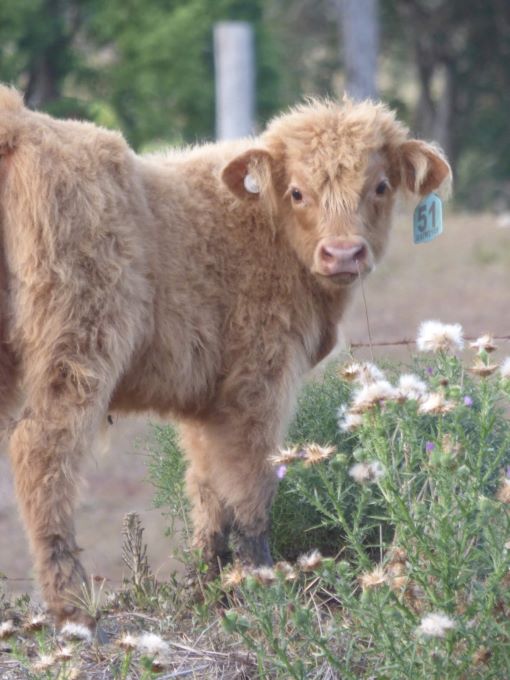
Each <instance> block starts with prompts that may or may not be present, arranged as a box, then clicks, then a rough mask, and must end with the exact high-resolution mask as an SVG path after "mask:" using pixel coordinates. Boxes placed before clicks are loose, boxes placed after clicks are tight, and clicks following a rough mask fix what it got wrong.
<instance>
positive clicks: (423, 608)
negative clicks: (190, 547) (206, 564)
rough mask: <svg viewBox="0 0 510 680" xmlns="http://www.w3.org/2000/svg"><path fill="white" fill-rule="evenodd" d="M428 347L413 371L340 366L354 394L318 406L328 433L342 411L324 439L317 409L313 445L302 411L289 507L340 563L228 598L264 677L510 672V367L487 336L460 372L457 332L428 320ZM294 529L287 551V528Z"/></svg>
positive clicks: (423, 334)
mask: <svg viewBox="0 0 510 680" xmlns="http://www.w3.org/2000/svg"><path fill="white" fill-rule="evenodd" d="M417 345H418V347H419V348H421V349H422V350H423V351H424V352H426V354H424V355H422V356H421V357H419V358H417V359H416V360H415V362H414V365H413V372H412V373H410V372H409V370H408V369H407V370H406V372H405V373H404V374H403V375H400V376H398V375H396V373H395V370H392V371H391V372H388V374H387V375H384V374H383V373H382V372H381V371H380V369H379V368H377V367H375V366H373V365H371V364H360V363H358V362H353V363H351V364H349V365H347V366H344V367H342V368H341V369H340V371H339V372H338V370H337V369H335V371H336V372H337V373H339V377H338V378H335V380H336V381H337V382H338V388H337V389H336V392H337V393H338V394H340V393H347V394H348V398H347V399H346V400H344V403H343V404H338V403H333V400H330V401H329V403H328V404H327V405H326V404H324V403H321V409H323V408H328V409H329V414H328V416H327V418H328V422H329V419H330V418H331V413H335V412H338V430H337V431H336V432H335V433H332V432H331V430H330V429H329V428H326V429H327V431H326V432H325V436H321V433H320V432H319V433H317V422H321V420H323V419H324V417H325V416H324V414H323V413H320V412H319V413H317V414H316V418H315V419H314V418H313V417H311V416H310V413H307V414H306V417H305V420H307V421H308V422H310V423H312V427H311V430H312V431H313V434H314V440H315V442H316V443H315V445H314V446H311V445H310V443H309V442H308V444H307V443H306V441H305V440H306V438H307V432H306V428H302V427H301V425H302V423H303V417H304V416H303V413H302V412H301V413H300V414H298V418H297V424H295V425H294V428H293V430H292V432H291V433H294V434H295V433H296V432H297V433H298V435H299V436H298V437H297V438H295V439H294V441H290V442H289V446H288V447H287V448H286V449H284V450H283V451H282V452H280V454H279V456H277V457H276V458H275V461H274V462H275V465H277V470H279V471H280V472H279V475H278V476H282V478H283V481H282V489H281V497H280V499H279V501H278V503H279V504H282V505H283V504H285V503H286V504H287V508H288V513H290V509H289V508H292V509H293V510H294V511H295V512H296V513H298V514H299V516H300V517H301V518H302V517H303V516H305V517H310V516H313V517H314V525H313V526H309V527H308V528H309V529H312V531H310V532H309V533H310V535H315V536H316V537H318V538H319V539H320V538H322V537H323V536H324V533H321V532H325V531H326V532H327V536H328V543H327V545H326V551H327V552H328V553H329V554H331V555H334V557H335V558H336V559H326V560H321V561H320V563H319V564H317V565H316V566H315V567H313V568H312V570H311V571H305V570H303V569H301V570H299V569H298V576H297V577H296V578H295V579H293V580H291V581H288V580H285V579H284V578H283V577H282V575H281V573H279V574H276V575H275V576H274V578H273V579H271V578H269V576H268V575H266V578H265V579H264V581H262V580H261V579H260V578H255V577H253V576H248V577H246V578H245V579H244V580H243V579H241V585H240V586H239V587H240V591H241V595H240V596H238V599H236V596H233V595H232V594H231V593H230V595H229V597H230V598H231V604H232V607H231V609H230V610H229V611H228V612H227V616H226V621H225V625H226V627H227V629H228V630H230V631H233V632H235V633H236V634H237V635H238V636H240V637H241V638H242V640H244V642H245V644H247V645H248V646H250V647H251V649H253V650H254V652H256V653H257V658H258V663H259V667H260V669H261V670H260V674H261V677H266V675H264V674H270V673H272V674H274V675H275V677H295V678H305V677H323V676H324V677H325V676H326V675H327V674H329V676H328V677H342V678H344V677H352V678H363V677H367V678H368V677H374V675H375V676H376V677H381V678H391V679H393V678H395V679H397V678H402V679H404V678H409V677H417V678H425V677H427V678H428V677H431V678H437V679H438V680H439V679H440V678H441V679H444V678H471V677H472V678H476V677H480V678H501V677H506V676H507V674H508V668H510V624H509V623H508V622H509V614H510V571H509V570H510V513H509V505H510V467H509V466H510V424H509V422H508V418H507V416H506V415H505V408H508V398H509V397H510V370H509V368H510V360H508V359H506V360H503V362H502V363H501V364H500V365H498V363H497V362H495V361H494V360H493V359H492V356H493V354H492V352H493V351H494V350H495V349H496V347H495V344H494V342H493V340H492V338H490V337H489V336H482V337H481V338H479V339H478V340H477V341H476V342H475V343H473V346H472V349H473V350H475V351H476V352H477V354H476V357H475V359H474V361H472V362H471V363H470V364H468V365H467V366H464V365H463V362H462V361H461V358H460V357H459V354H460V352H461V351H462V350H463V348H464V341H463V337H462V329H461V328H460V326H458V325H455V326H444V325H442V324H440V323H439V322H431V323H428V324H424V325H423V326H422V327H421V329H420V334H419V337H418V342H417ZM332 379H333V378H332V377H331V374H330V375H329V376H327V377H326V379H325V381H326V382H325V384H326V388H327V390H329V393H330V394H331V393H332V389H331V384H330V381H331V380H332ZM313 389H314V390H315V389H317V386H315V387H314V388H313ZM333 391H334V390H333ZM313 398H314V399H316V395H314V397H313ZM304 400H305V402H306V395H305V397H304ZM346 402H347V403H346ZM305 410H306V404H305ZM317 434H319V436H317ZM317 440H319V441H317ZM326 445H327V446H326ZM282 466H284V467H285V471H284V474H282V471H281V467H282ZM278 503H277V505H278ZM288 516H289V515H285V518H286V519H287V518H288ZM276 518H278V515H277V516H276ZM300 522H301V523H302V520H300ZM285 532H286V535H287V537H288V540H292V536H293V533H292V526H291V524H290V523H289V521H288V520H287V525H286V528H285ZM277 533H278V528H277ZM335 538H336V541H337V543H336V550H332V547H333V545H334V540H335ZM296 540H297V541H298V542H299V541H300V538H299V536H296ZM318 545H319V546H320V542H319V541H318ZM320 547H322V546H320ZM299 564H300V562H299V561H298V565H299ZM238 580H239V579H238Z"/></svg>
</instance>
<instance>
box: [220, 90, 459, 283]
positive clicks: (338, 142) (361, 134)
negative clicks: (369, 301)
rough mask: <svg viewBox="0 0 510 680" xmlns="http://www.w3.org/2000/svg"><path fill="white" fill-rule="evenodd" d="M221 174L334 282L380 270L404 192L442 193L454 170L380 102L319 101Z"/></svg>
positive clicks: (274, 128)
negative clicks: (378, 264) (411, 136)
mask: <svg viewBox="0 0 510 680" xmlns="http://www.w3.org/2000/svg"><path fill="white" fill-rule="evenodd" d="M222 179H223V181H224V182H225V184H226V185H227V186H228V187H229V189H230V190H231V191H232V192H233V193H234V194H235V195H236V196H237V197H238V198H239V199H241V200H245V201H258V202H260V203H261V204H262V207H263V208H265V209H266V210H267V212H268V214H270V216H271V219H272V220H273V222H274V224H275V225H276V228H278V229H283V230H284V232H285V234H286V237H287V238H288V240H289V242H290V244H291V246H292V248H293V249H294V251H295V253H296V255H297V257H298V258H299V259H300V260H301V262H302V263H303V264H304V265H305V266H306V267H307V268H308V269H309V270H310V272H312V273H313V274H314V275H315V276H316V277H317V279H318V280H319V281H320V282H321V283H322V284H323V285H324V286H326V287H331V286H345V285H349V284H351V283H352V282H353V281H355V280H356V279H357V278H358V277H359V276H360V275H364V274H367V273H368V272H369V271H370V270H371V269H372V268H373V267H374V264H375V263H376V262H377V260H378V259H379V258H380V256H381V255H382V252H383V250H384V246H385V244H386V241H387V238H388V233H389V229H390V226H391V219H392V213H393V208H394V204H395V197H396V195H397V193H398V192H399V191H403V192H406V193H413V194H416V195H417V196H425V195H426V194H428V193H430V192H431V191H435V190H438V189H440V188H441V189H443V190H444V189H445V188H448V185H449V183H450V180H451V170H450V166H449V165H448V163H447V161H446V159H445V158H444V156H443V154H442V153H441V151H440V150H439V149H438V148H436V147H434V146H432V145H430V144H427V143H426V142H422V141H420V140H411V139H408V130H407V128H406V127H405V126H404V125H402V124H401V123H399V122H398V121H397V120H396V119H395V116H394V114H393V112H391V111H390V110H388V109H387V108H386V107H385V106H384V105H382V104H373V103H371V102H362V103H358V104H356V103H352V102H349V101H346V102H345V103H344V104H343V105H339V104H335V103H333V102H314V101H312V102H310V103H308V104H305V105H303V106H300V107H298V108H296V109H294V110H293V111H291V112H290V113H288V114H286V115H283V116H280V117H279V118H276V119H275V120H273V121H272V122H271V123H270V124H269V126H268V128H267V130H266V131H265V133H264V134H263V135H262V136H261V138H260V146H259V145H257V147H254V148H252V149H249V150H247V151H245V152H244V153H242V154H241V155H239V156H238V157H236V158H234V159H233V160H232V161H231V162H230V163H229V164H228V165H227V166H226V167H225V168H224V170H223V173H222Z"/></svg>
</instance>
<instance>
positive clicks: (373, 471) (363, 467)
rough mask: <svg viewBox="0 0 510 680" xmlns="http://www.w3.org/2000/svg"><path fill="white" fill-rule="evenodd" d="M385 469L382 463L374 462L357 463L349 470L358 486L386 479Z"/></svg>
mask: <svg viewBox="0 0 510 680" xmlns="http://www.w3.org/2000/svg"><path fill="white" fill-rule="evenodd" d="M385 472H386V471H385V469H384V466H383V464H382V463H380V462H379V461H378V460H373V461H371V462H369V463H356V464H355V465H353V466H352V467H351V468H350V470H349V475H350V476H351V477H352V478H353V479H354V481H355V482H357V483H358V484H365V483H366V482H378V481H379V480H380V479H381V478H382V477H384V474H385Z"/></svg>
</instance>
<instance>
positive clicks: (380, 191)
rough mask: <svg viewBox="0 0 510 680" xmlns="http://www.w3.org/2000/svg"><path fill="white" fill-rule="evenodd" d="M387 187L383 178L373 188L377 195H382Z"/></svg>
mask: <svg viewBox="0 0 510 680" xmlns="http://www.w3.org/2000/svg"><path fill="white" fill-rule="evenodd" d="M387 188H388V182H387V181H386V180H385V179H383V180H382V181H381V182H379V184H378V185H377V186H376V188H375V193H376V194H377V195H378V196H382V195H383V194H384V193H385V192H386V189H387Z"/></svg>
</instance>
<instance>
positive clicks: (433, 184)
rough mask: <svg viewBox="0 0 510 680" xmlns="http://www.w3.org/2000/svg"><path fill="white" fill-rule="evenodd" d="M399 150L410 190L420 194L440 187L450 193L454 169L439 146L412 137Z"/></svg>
mask: <svg viewBox="0 0 510 680" xmlns="http://www.w3.org/2000/svg"><path fill="white" fill-rule="evenodd" d="M399 151H400V159H401V173H402V179H403V183H404V186H405V187H406V188H407V189H408V190H409V191H412V192H413V194H419V195H420V196H426V195H427V194H430V192H431V191H437V190H438V189H441V191H442V193H446V194H448V193H449V190H450V186H451V181H452V170H451V168H450V165H449V163H448V161H447V160H446V158H445V157H444V155H443V153H442V151H441V150H440V149H439V148H438V147H435V146H433V145H432V144H427V143H426V142H422V141H420V140H418V139H410V140H409V141H407V142H404V143H403V144H402V145H401V147H400V149H399Z"/></svg>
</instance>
